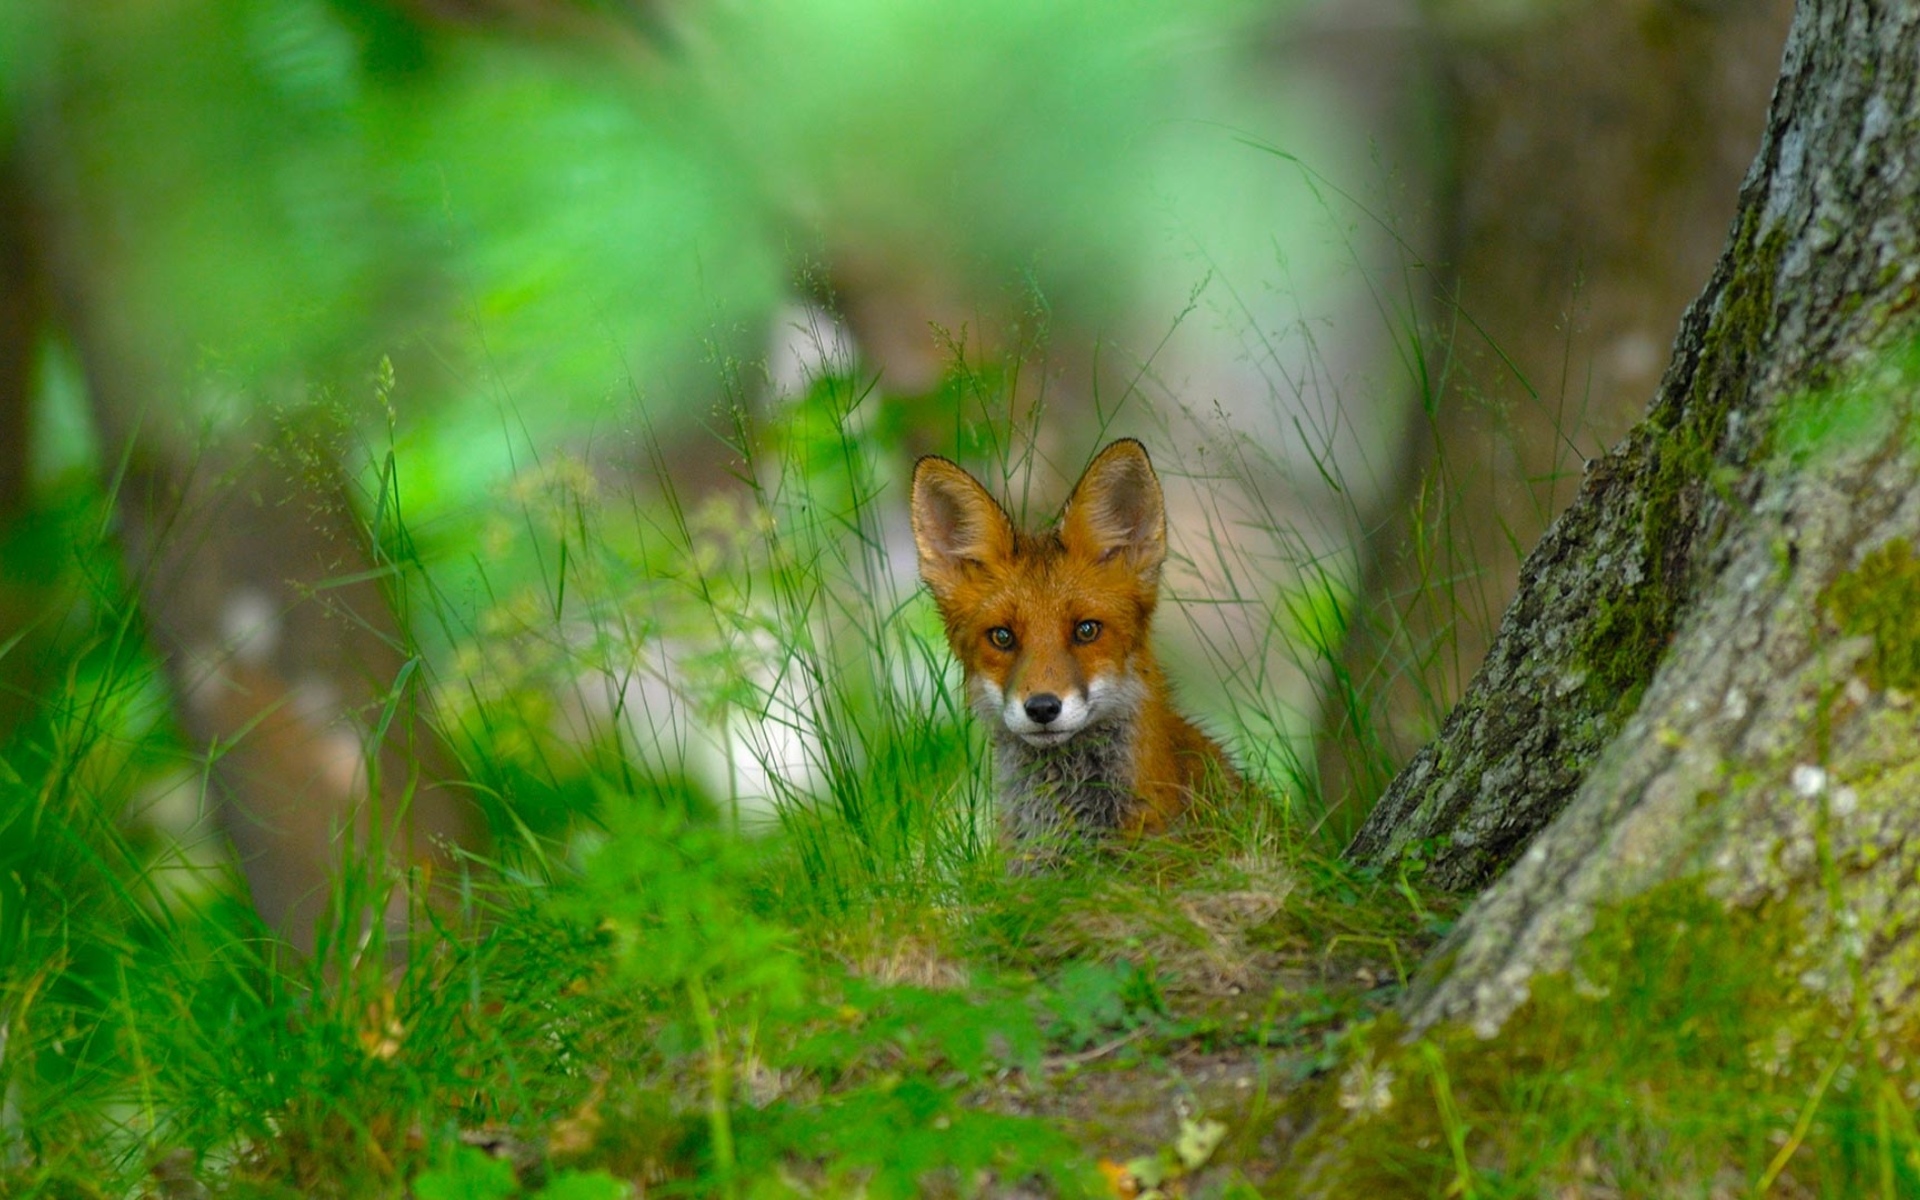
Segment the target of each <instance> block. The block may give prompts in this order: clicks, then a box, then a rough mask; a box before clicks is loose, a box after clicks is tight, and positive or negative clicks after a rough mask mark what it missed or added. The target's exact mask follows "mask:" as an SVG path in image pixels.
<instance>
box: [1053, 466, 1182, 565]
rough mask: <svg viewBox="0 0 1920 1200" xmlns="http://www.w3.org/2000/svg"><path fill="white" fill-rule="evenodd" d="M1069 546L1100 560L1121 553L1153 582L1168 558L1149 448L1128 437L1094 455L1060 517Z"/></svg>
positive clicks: (1164, 523) (1063, 537)
mask: <svg viewBox="0 0 1920 1200" xmlns="http://www.w3.org/2000/svg"><path fill="white" fill-rule="evenodd" d="M1060 540H1061V541H1062V542H1064V543H1065V544H1066V547H1067V549H1068V550H1069V551H1070V552H1072V553H1074V554H1078V555H1083V556H1085V557H1088V558H1092V559H1095V560H1099V561H1104V560H1106V559H1109V558H1112V557H1114V556H1115V555H1124V556H1125V557H1126V558H1127V560H1128V561H1129V562H1131V563H1132V564H1133V568H1134V570H1136V571H1138V572H1139V573H1140V578H1141V582H1143V583H1145V584H1147V585H1149V586H1151V585H1153V584H1156V583H1158V582H1159V581H1160V565H1161V564H1162V563H1164V562H1166V561H1167V505H1166V500H1165V499H1164V498H1163V497H1162V496H1161V494H1160V478H1159V476H1157V475H1155V474H1154V473H1153V464H1152V463H1150V462H1148V461H1147V448H1146V447H1145V446H1142V445H1141V444H1140V443H1139V442H1136V441H1134V440H1133V439H1132V438H1122V439H1121V440H1119V441H1117V442H1115V443H1113V444H1112V445H1110V446H1108V447H1107V448H1106V449H1105V450H1102V451H1101V452H1100V453H1099V454H1098V455H1096V456H1095V457H1094V460H1093V462H1092V464H1091V465H1089V466H1088V467H1087V473H1086V474H1085V475H1082V476H1081V477H1080V482H1079V483H1077V484H1075V485H1074V488H1073V495H1072V496H1070V497H1068V498H1067V508H1066V511H1065V512H1064V513H1062V514H1061V515H1060Z"/></svg>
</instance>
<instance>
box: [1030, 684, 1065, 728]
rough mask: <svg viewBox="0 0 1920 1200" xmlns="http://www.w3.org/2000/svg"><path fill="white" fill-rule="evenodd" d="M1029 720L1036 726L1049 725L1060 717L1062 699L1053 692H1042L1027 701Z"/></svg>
mask: <svg viewBox="0 0 1920 1200" xmlns="http://www.w3.org/2000/svg"><path fill="white" fill-rule="evenodd" d="M1026 707H1027V719H1028V720H1030V721H1032V722H1033V723H1034V724H1036V725H1048V724H1051V723H1052V722H1053V719H1054V718H1055V717H1057V716H1059V715H1060V697H1058V696H1056V695H1054V694H1053V693H1052V692H1041V693H1040V694H1039V695H1038V696H1032V697H1029V698H1028V700H1027V706H1026Z"/></svg>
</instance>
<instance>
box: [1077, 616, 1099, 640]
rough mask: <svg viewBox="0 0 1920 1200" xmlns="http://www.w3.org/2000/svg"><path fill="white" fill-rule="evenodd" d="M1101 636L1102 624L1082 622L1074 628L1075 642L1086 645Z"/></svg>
mask: <svg viewBox="0 0 1920 1200" xmlns="http://www.w3.org/2000/svg"><path fill="white" fill-rule="evenodd" d="M1099 636H1100V622H1098V621H1082V622H1080V623H1079V624H1078V625H1075V626H1074V627H1073V640H1074V641H1076V642H1079V643H1081V644H1082V645H1085V644H1086V643H1088V642H1090V641H1092V640H1093V639H1095V638H1097V637H1099Z"/></svg>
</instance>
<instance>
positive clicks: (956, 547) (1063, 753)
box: [912, 438, 1245, 861]
mask: <svg viewBox="0 0 1920 1200" xmlns="http://www.w3.org/2000/svg"><path fill="white" fill-rule="evenodd" d="M912 492H913V496H912V519H913V539H914V546H915V549H916V551H917V553H918V558H919V568H920V577H921V579H922V581H923V582H925V584H926V585H927V588H928V590H929V591H931V592H932V594H933V599H934V603H935V605H936V606H937V607H938V609H939V611H940V617H941V620H942V623H943V624H944V625H945V628H946V635H947V644H948V646H949V647H950V648H951V649H952V651H953V655H954V657H955V658H956V659H958V660H959V662H960V666H961V670H962V673H963V675H964V678H965V685H964V686H965V689H966V696H967V701H968V706H969V707H970V708H971V709H972V711H973V713H974V715H975V716H976V717H977V718H978V719H979V720H980V722H981V723H982V724H983V725H984V726H985V727H986V729H987V731H988V736H989V740H990V741H991V743H992V747H993V756H994V767H995V776H996V788H997V794H998V800H999V805H998V808H999V814H1000V825H1001V833H1002V837H1003V839H1004V840H1005V841H1007V842H1009V843H1011V845H1012V848H1013V849H1014V850H1015V852H1016V853H1017V854H1021V855H1029V854H1030V855H1033V856H1035V857H1036V858H1044V857H1045V855H1046V854H1047V853H1048V849H1049V848H1056V849H1057V848H1059V847H1061V846H1063V845H1064V844H1067V843H1072V842H1080V841H1085V840H1088V839H1099V838H1102V837H1105V836H1108V835H1119V836H1121V837H1123V838H1135V837H1140V836H1143V835H1151V834H1157V833H1161V832H1165V831H1167V830H1168V829H1170V828H1171V827H1172V826H1173V825H1174V824H1175V822H1177V821H1178V820H1179V819H1180V818H1181V817H1182V816H1183V815H1184V814H1186V813H1187V811H1188V810H1189V809H1190V808H1191V807H1192V806H1193V805H1194V803H1195V801H1196V800H1197V799H1202V798H1218V799H1226V798H1229V797H1230V796H1231V795H1232V794H1234V793H1237V792H1239V791H1241V790H1242V789H1243V788H1244V786H1245V784H1244V782H1243V780H1242V779H1241V777H1240V774H1239V772H1238V771H1237V770H1236V769H1235V768H1234V766H1233V764H1232V762H1231V761H1230V760H1229V759H1228V757H1227V754H1226V751H1225V750H1223V749H1222V748H1221V746H1220V745H1219V743H1217V742H1215V741H1214V740H1213V739H1212V738H1211V737H1209V736H1207V735H1206V734H1205V733H1203V732H1202V731H1201V730H1200V728H1199V727H1198V726H1196V725H1195V724H1194V723H1193V722H1192V721H1190V720H1188V719H1187V718H1186V717H1184V716H1182V715H1181V714H1180V713H1179V712H1178V711H1176V709H1175V707H1174V703H1173V697H1172V694H1171V691H1170V688H1169V685H1168V682H1167V678H1166V676H1165V674H1164V673H1163V672H1162V670H1161V668H1160V664H1159V662H1158V660H1157V659H1156V658H1155V657H1154V652H1153V647H1152V645H1151V643H1150V641H1149V633H1150V627H1151V624H1152V620H1153V613H1154V608H1155V606H1156V605H1157V603H1158V601H1159V597H1160V571H1161V567H1162V566H1163V565H1164V564H1165V562H1166V558H1167V516H1166V501H1165V497H1164V495H1163V493H1162V492H1161V488H1160V479H1159V476H1157V475H1156V474H1155V473H1154V470H1153V464H1152V463H1151V462H1150V461H1149V459H1148V457H1147V451H1146V447H1144V446H1142V445H1141V444H1140V443H1139V442H1137V441H1134V440H1133V439H1131V438H1123V439H1121V440H1119V441H1115V442H1112V443H1110V444H1109V445H1108V446H1107V447H1106V448H1105V449H1103V450H1101V451H1100V453H1099V454H1097V455H1095V456H1094V459H1093V461H1092V462H1091V463H1090V464H1089V465H1088V467H1087V469H1086V472H1085V474H1083V475H1082V476H1081V478H1080V481H1079V482H1078V483H1077V484H1075V485H1074V488H1073V491H1072V493H1071V494H1070V495H1069V497H1068V499H1067V502H1066V506H1065V507H1064V508H1063V509H1062V510H1061V514H1060V517H1059V519H1058V520H1057V521H1056V522H1055V524H1054V525H1053V526H1052V528H1050V529H1049V530H1047V531H1046V532H1044V533H1038V534H1035V533H1027V532H1024V531H1022V530H1020V529H1018V528H1016V527H1015V525H1014V523H1013V521H1012V519H1011V518H1010V517H1008V515H1007V512H1006V510H1005V509H1004V508H1002V507H1001V506H1000V504H999V502H998V501H996V500H995V499H994V498H993V496H992V495H991V494H990V493H989V492H988V491H987V489H986V488H985V487H983V486H982V485H981V484H980V482H979V481H978V480H976V479H975V478H974V477H973V476H972V475H970V474H968V473H967V472H966V471H965V470H964V469H963V468H961V467H960V466H958V465H957V464H955V463H953V462H951V461H949V460H947V459H945V458H941V457H939V456H938V455H928V456H926V457H924V458H922V459H920V460H919V461H918V462H917V463H916V464H915V466H914V471H913V487H912ZM1016 861H1018V860H1016Z"/></svg>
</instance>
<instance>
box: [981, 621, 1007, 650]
mask: <svg viewBox="0 0 1920 1200" xmlns="http://www.w3.org/2000/svg"><path fill="white" fill-rule="evenodd" d="M987 640H988V641H989V642H992V643H993V644H994V647H995V648H996V649H999V650H1011V649H1013V630H1011V629H1008V628H1007V627H1006V626H1005V625H995V626H994V627H993V628H992V629H989V630H987Z"/></svg>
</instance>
